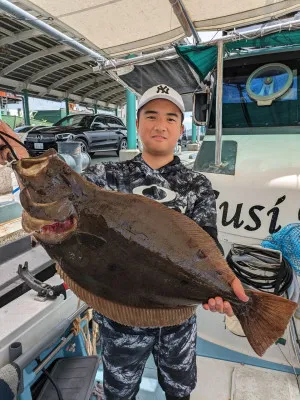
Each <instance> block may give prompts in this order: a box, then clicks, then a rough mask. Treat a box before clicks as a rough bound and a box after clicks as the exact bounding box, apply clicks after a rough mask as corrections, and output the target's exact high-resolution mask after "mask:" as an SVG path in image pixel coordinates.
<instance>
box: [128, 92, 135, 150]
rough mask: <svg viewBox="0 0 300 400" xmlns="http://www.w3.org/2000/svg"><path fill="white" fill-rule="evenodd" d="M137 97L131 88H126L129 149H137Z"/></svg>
mask: <svg viewBox="0 0 300 400" xmlns="http://www.w3.org/2000/svg"><path fill="white" fill-rule="evenodd" d="M135 118H136V97H135V94H134V93H132V92H131V91H130V90H129V89H126V125H127V142H128V143H127V145H128V149H129V150H135V149H136V126H135Z"/></svg>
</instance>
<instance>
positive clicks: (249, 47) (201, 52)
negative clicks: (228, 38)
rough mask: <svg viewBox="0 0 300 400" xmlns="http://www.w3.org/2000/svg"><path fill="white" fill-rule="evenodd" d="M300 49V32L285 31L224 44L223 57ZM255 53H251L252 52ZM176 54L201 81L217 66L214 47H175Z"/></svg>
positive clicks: (216, 54) (216, 51) (216, 52)
mask: <svg viewBox="0 0 300 400" xmlns="http://www.w3.org/2000/svg"><path fill="white" fill-rule="evenodd" d="M299 48H300V31H285V32H284V33H283V32H277V33H272V34H270V35H266V36H260V37H257V38H253V39H246V38H243V39H240V40H236V41H233V42H227V43H224V55H225V59H226V54H227V55H228V57H232V56H233V55H239V56H243V55H247V54H248V52H249V51H251V52H252V53H253V54H258V51H259V50H260V53H262V52H263V53H265V54H266V53H270V52H273V51H274V50H275V51H280V50H282V49H284V51H291V50H293V49H294V50H296V49H299ZM254 49H255V50H256V52H253V50H254ZM176 51H177V53H178V54H179V55H180V56H181V57H183V58H184V60H185V61H186V62H187V63H188V64H189V65H190V66H191V67H192V68H193V70H194V71H195V72H196V73H197V74H198V75H199V77H200V78H201V79H204V78H205V77H206V75H207V74H208V73H209V72H210V71H211V70H212V69H214V68H215V67H216V66H217V57H218V48H217V47H216V46H201V45H197V46H176Z"/></svg>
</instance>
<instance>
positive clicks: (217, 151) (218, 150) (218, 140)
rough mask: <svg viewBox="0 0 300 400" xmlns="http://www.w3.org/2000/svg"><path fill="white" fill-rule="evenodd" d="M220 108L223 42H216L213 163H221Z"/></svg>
mask: <svg viewBox="0 0 300 400" xmlns="http://www.w3.org/2000/svg"><path fill="white" fill-rule="evenodd" d="M222 109H223V43H222V42H218V61H217V95H216V149H215V163H216V165H221V163H222V161H221V154H222Z"/></svg>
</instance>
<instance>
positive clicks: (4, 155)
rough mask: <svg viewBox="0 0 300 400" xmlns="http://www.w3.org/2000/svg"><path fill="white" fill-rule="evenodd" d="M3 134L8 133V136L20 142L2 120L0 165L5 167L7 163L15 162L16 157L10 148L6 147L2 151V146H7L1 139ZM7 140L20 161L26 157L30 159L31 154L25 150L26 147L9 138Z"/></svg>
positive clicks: (0, 126) (0, 128)
mask: <svg viewBox="0 0 300 400" xmlns="http://www.w3.org/2000/svg"><path fill="white" fill-rule="evenodd" d="M1 132H4V133H7V134H8V135H10V136H12V137H13V138H16V139H17V140H19V137H18V135H17V134H16V133H15V132H14V131H13V130H12V129H11V128H10V127H9V126H8V125H7V124H6V123H5V122H3V121H1V120H0V165H5V164H6V163H7V162H9V161H11V160H13V159H14V157H13V155H12V153H11V151H10V150H9V148H7V147H5V148H4V149H2V150H1V147H2V145H4V144H5V142H4V141H3V140H2V139H1ZM5 139H6V140H7V141H8V143H9V144H10V145H11V147H12V148H13V150H14V152H15V153H16V155H17V156H18V158H19V159H20V158H24V157H29V154H28V152H27V150H26V149H25V147H23V146H21V145H20V144H19V143H17V142H16V141H15V140H13V139H10V138H8V137H7V136H5Z"/></svg>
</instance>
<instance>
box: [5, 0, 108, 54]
mask: <svg viewBox="0 0 300 400" xmlns="http://www.w3.org/2000/svg"><path fill="white" fill-rule="evenodd" d="M0 9H2V10H3V11H6V12H7V13H9V14H11V15H14V16H15V17H17V18H18V19H19V18H21V19H23V20H24V22H26V24H28V25H31V26H34V27H35V28H37V29H39V30H40V31H42V32H45V33H46V34H47V35H50V36H52V37H54V38H55V39H57V40H59V41H62V42H64V43H65V44H68V45H69V46H71V47H73V48H74V49H76V50H78V51H79V52H80V53H82V54H86V55H88V56H90V57H91V58H93V59H95V60H96V61H105V60H106V58H104V57H103V56H102V55H101V54H100V53H97V52H96V51H94V50H91V49H89V48H88V47H86V46H83V45H82V44H80V43H78V42H77V41H76V40H74V39H72V38H70V37H69V36H67V35H65V34H64V33H62V32H60V31H58V30H57V29H54V28H52V27H51V26H50V25H48V24H46V23H45V22H43V21H41V20H39V19H38V18H36V17H34V16H33V15H31V14H29V13H28V12H26V11H24V10H22V8H20V7H17V6H15V5H14V4H13V3H12V2H11V1H7V0H0Z"/></svg>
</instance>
